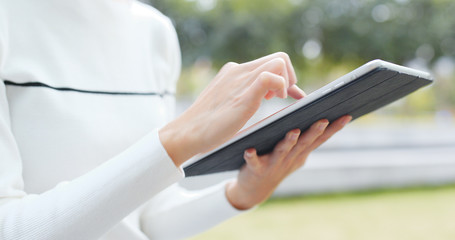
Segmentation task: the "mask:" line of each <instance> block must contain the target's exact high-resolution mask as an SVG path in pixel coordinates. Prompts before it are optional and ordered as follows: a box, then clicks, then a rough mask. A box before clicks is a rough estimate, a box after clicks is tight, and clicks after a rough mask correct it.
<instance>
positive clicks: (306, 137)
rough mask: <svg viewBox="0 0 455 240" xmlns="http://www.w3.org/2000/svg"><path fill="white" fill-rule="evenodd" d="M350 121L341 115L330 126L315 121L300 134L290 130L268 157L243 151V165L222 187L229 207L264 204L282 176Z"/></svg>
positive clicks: (326, 122)
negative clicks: (233, 178) (232, 178)
mask: <svg viewBox="0 0 455 240" xmlns="http://www.w3.org/2000/svg"><path fill="white" fill-rule="evenodd" d="M351 119H352V118H351V116H343V117H341V118H339V119H338V120H336V121H334V122H333V123H332V124H330V125H328V124H329V122H328V121H327V120H319V121H318V122H316V123H314V124H313V125H312V126H311V127H310V128H309V129H308V130H307V131H306V132H304V133H302V134H300V130H299V129H294V130H291V131H290V132H288V133H287V134H286V137H285V138H284V139H283V140H281V142H279V143H278V144H277V145H276V146H275V148H274V150H273V152H272V153H270V154H266V155H263V156H257V154H256V150H255V149H247V150H246V151H245V155H244V158H245V161H246V164H245V165H244V166H243V167H242V169H241V170H240V172H239V174H238V176H237V179H236V180H235V181H233V182H231V183H229V184H228V185H227V187H226V197H227V199H228V200H229V202H230V203H231V205H232V206H234V207H235V208H237V209H240V210H244V209H249V208H251V207H253V206H255V205H257V204H259V203H261V202H263V201H265V200H266V199H267V198H269V197H270V195H271V194H272V193H273V191H274V190H275V188H276V187H277V186H278V185H279V184H280V182H281V181H282V180H283V179H284V178H285V177H286V176H288V175H289V174H291V173H292V172H294V171H295V170H296V169H298V168H299V167H301V166H302V165H303V164H304V163H305V161H306V159H307V157H308V155H309V154H310V153H311V152H312V151H313V150H314V149H316V148H317V147H318V146H319V145H321V144H322V143H323V142H325V141H326V140H327V139H329V138H330V137H331V136H332V135H333V134H335V133H336V132H338V131H339V130H341V129H342V128H343V127H344V126H345V125H346V124H347V123H348V122H349V121H351ZM299 136H300V137H299Z"/></svg>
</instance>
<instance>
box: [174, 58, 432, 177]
mask: <svg viewBox="0 0 455 240" xmlns="http://www.w3.org/2000/svg"><path fill="white" fill-rule="evenodd" d="M377 68H385V69H389V70H393V71H396V72H398V73H404V74H407V75H411V76H415V77H419V78H425V79H428V80H433V77H432V76H431V74H429V73H427V72H423V71H419V70H416V69H412V68H408V67H404V66H400V65H397V64H393V63H390V62H386V61H383V60H380V59H376V60H373V61H370V62H367V63H365V64H364V65H362V66H360V67H358V68H357V69H355V70H353V71H351V72H349V73H347V74H345V75H343V76H342V77H339V78H338V79H336V80H334V81H332V82H331V83H329V84H327V85H325V86H323V87H321V88H320V89H318V90H316V91H314V92H312V93H311V94H309V95H307V96H306V97H304V98H302V99H300V100H297V101H296V102H294V103H292V104H290V105H289V106H287V107H285V108H283V109H281V110H279V111H277V112H275V113H274V114H272V115H270V116H268V117H266V118H264V119H262V120H261V121H259V122H257V123H255V124H253V125H252V126H250V127H249V128H247V129H245V130H242V131H241V132H239V133H237V134H236V135H235V136H233V137H232V138H231V139H229V140H228V141H226V142H225V143H223V144H222V145H220V146H218V147H217V148H215V149H213V150H211V151H209V152H207V153H203V154H198V155H196V156H194V157H193V158H191V159H189V160H188V161H186V162H185V163H184V164H182V166H181V170H182V171H183V169H184V168H186V167H188V166H190V165H191V164H193V163H195V162H197V161H199V160H201V159H203V158H205V157H207V156H209V155H211V154H212V153H214V152H216V151H218V150H220V149H222V148H224V147H226V146H229V145H230V144H232V143H234V142H236V141H238V140H240V139H242V138H243V137H245V136H248V135H250V134H252V133H254V132H255V131H258V130H260V129H261V128H263V127H265V126H267V125H269V124H271V123H273V122H274V121H276V120H278V119H280V118H282V117H284V116H286V115H288V114H290V113H292V112H294V111H296V110H297V109H299V108H302V107H304V106H305V105H307V104H310V103H312V102H314V101H316V100H318V99H320V98H323V97H325V96H326V95H328V94H329V93H331V92H332V91H333V90H336V89H338V88H340V87H342V86H344V85H346V84H348V83H350V82H352V81H354V80H356V79H357V78H359V77H361V76H363V75H365V74H367V73H369V72H371V71H373V70H375V69H377Z"/></svg>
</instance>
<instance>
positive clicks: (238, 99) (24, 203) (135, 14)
mask: <svg viewBox="0 0 455 240" xmlns="http://www.w3.org/2000/svg"><path fill="white" fill-rule="evenodd" d="M179 69H180V53H179V48H178V41H177V37H176V34H175V32H174V29H173V27H172V24H171V23H170V21H169V20H168V19H167V18H166V17H164V16H163V15H161V14H160V13H159V12H158V11H156V10H155V9H153V8H151V7H149V6H146V5H143V4H141V3H139V2H136V1H129V0H116V1H115V0H98V1H89V0H72V1H61V0H44V1H27V0H0V79H1V80H2V81H1V82H0V132H1V135H0V157H1V158H0V226H1V227H0V229H1V230H0V239H173V238H183V237H187V236H190V235H192V234H196V233H198V232H201V231H204V230H205V229H207V228H209V227H211V226H213V225H215V224H217V223H219V222H221V221H223V220H224V219H227V218H229V217H232V216H234V215H236V214H238V213H239V212H241V210H246V209H249V208H251V207H253V206H255V205H257V204H259V203H261V202H262V201H264V200H265V199H267V198H268V197H269V196H270V194H271V193H272V192H273V190H274V189H275V188H276V186H277V185H278V184H279V183H280V182H281V181H282V180H283V178H285V177H286V176H287V175H288V174H290V173H291V172H292V171H294V170H295V169H297V168H298V167H300V166H301V165H302V164H303V163H304V161H305V159H306V157H307V156H308V154H309V153H310V152H311V151H312V150H313V149H314V148H316V147H317V146H319V145H320V144H321V143H323V142H324V141H325V140H326V139H328V138H329V137H330V136H331V135H333V134H334V133H335V132H336V131H338V130H339V129H341V128H342V127H343V126H344V125H345V124H346V123H347V122H349V120H350V117H349V116H346V117H342V118H340V119H339V120H337V121H335V122H333V123H332V124H331V125H330V126H328V121H327V120H321V121H319V122H317V123H315V124H314V125H313V126H312V127H311V128H310V130H308V131H307V132H305V133H300V131H299V130H297V129H296V130H292V131H291V132H289V133H288V134H287V136H286V138H285V139H283V140H282V141H281V142H280V143H279V144H278V145H277V147H276V148H275V150H274V152H273V153H271V154H269V155H264V156H257V155H256V153H255V150H254V149H248V150H246V152H245V160H246V162H247V164H246V165H245V166H244V167H243V168H242V169H241V170H240V172H239V175H238V177H237V179H234V180H232V181H229V182H227V183H223V184H220V185H218V186H214V187H212V188H209V189H206V190H203V191H200V192H197V193H195V194H187V193H186V192H184V191H183V190H181V189H180V188H179V187H178V186H176V185H175V184H176V183H177V182H178V181H179V180H181V179H182V178H183V173H182V172H181V171H180V169H179V167H180V165H181V164H182V163H184V162H185V161H186V160H187V159H189V158H190V157H191V156H193V155H195V154H197V153H201V152H204V151H208V150H210V149H212V148H214V147H216V146H217V145H219V144H221V143H223V142H224V141H226V140H227V139H229V138H230V137H232V136H233V135H234V134H235V133H236V132H237V131H238V130H239V129H240V128H241V127H242V126H243V125H244V124H245V123H246V121H247V120H248V119H249V118H250V117H251V116H252V115H253V113H254V112H255V111H256V110H257V109H258V107H259V105H260V102H261V100H262V99H263V98H266V99H270V98H272V97H274V96H278V97H281V98H284V97H287V95H290V96H291V97H294V98H296V99H299V98H302V97H304V93H303V91H302V90H300V89H299V88H298V87H297V86H296V85H295V83H296V77H295V74H294V70H293V68H292V65H291V63H290V61H289V58H288V57H287V55H286V54H283V53H276V54H272V55H269V56H266V57H263V58H260V59H257V60H254V61H252V62H248V63H245V64H235V63H229V64H227V65H226V66H224V67H223V68H222V69H221V71H220V72H219V73H218V74H217V76H216V77H215V79H214V80H213V81H212V83H211V84H210V85H209V86H208V87H207V88H206V89H205V91H204V92H203V93H202V94H201V96H199V98H198V99H197V100H196V102H195V103H194V104H193V105H192V106H191V107H190V108H189V109H188V110H187V111H186V112H185V113H183V114H182V116H180V117H178V118H176V119H174V120H173V121H171V122H169V123H167V122H168V121H169V120H170V119H171V116H170V114H171V113H172V112H173V104H174V93H175V82H176V80H177V78H178V75H179ZM163 189H167V190H166V191H165V192H163V193H162V194H161V195H159V196H157V197H155V198H153V197H154V196H155V195H156V194H157V193H158V192H160V191H161V190H163Z"/></svg>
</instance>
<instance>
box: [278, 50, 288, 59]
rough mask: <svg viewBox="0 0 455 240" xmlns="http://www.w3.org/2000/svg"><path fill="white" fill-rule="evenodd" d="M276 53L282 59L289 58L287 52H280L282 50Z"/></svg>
mask: <svg viewBox="0 0 455 240" xmlns="http://www.w3.org/2000/svg"><path fill="white" fill-rule="evenodd" d="M276 55H277V56H278V57H280V58H282V59H283V60H284V59H289V55H288V54H287V53H285V52H282V51H280V52H277V53H276Z"/></svg>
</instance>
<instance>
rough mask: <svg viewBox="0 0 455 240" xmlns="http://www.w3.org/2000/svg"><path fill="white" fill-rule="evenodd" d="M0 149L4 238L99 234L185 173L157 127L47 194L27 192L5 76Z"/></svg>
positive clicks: (0, 105)
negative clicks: (13, 130)
mask: <svg viewBox="0 0 455 240" xmlns="http://www.w3.org/2000/svg"><path fill="white" fill-rule="evenodd" d="M0 155H1V158H0V239H97V238H99V237H100V236H102V235H103V234H104V233H105V232H106V231H107V230H108V229H110V228H111V227H112V226H114V225H115V224H116V223H118V222H119V221H120V220H121V219H122V218H124V217H125V216H126V215H128V214H129V213H130V212H131V211H133V210H134V209H136V208H137V207H138V206H140V205H141V204H142V203H144V202H146V201H147V200H148V199H149V198H151V197H152V196H153V195H155V194H156V193H158V192H159V191H161V190H162V189H164V188H166V187H168V186H169V185H171V184H173V183H175V182H177V181H178V180H179V179H181V178H182V174H181V173H180V171H179V170H178V169H177V168H176V167H175V165H174V164H173V163H172V161H171V160H170V158H169V157H168V155H167V153H166V151H165V149H164V148H163V147H162V145H161V143H160V141H159V137H158V133H157V131H153V132H151V133H150V134H148V135H146V136H145V137H144V138H143V139H141V140H140V141H138V142H137V143H135V144H134V145H133V146H131V147H130V148H128V149H127V150H126V151H124V152H123V153H121V154H119V155H118V156H116V157H114V158H112V159H110V160H108V161H107V162H105V163H104V164H102V165H101V166H99V167H97V168H95V169H93V170H92V171H90V172H88V173H87V174H85V175H83V176H81V177H79V178H76V179H74V180H72V181H70V182H68V183H66V184H59V185H58V186H57V187H55V188H53V189H50V190H48V191H46V192H44V193H42V194H39V195H30V194H27V193H26V192H25V191H24V190H23V180H22V176H21V158H20V154H19V151H18V148H17V146H16V144H15V140H14V136H13V133H12V132H11V130H10V127H9V119H8V103H7V99H6V96H5V86H4V84H3V81H2V82H0ZM49 171H52V169H51V168H49Z"/></svg>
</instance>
